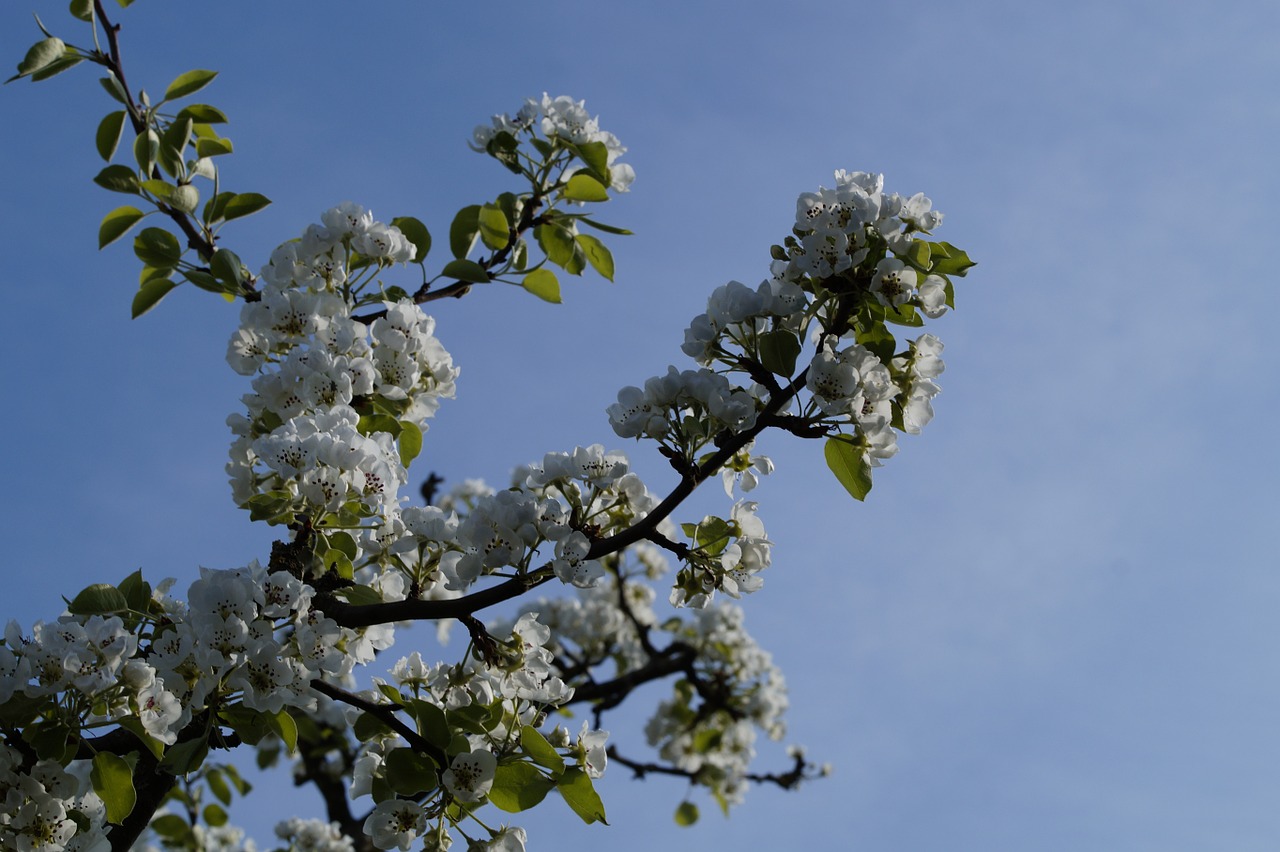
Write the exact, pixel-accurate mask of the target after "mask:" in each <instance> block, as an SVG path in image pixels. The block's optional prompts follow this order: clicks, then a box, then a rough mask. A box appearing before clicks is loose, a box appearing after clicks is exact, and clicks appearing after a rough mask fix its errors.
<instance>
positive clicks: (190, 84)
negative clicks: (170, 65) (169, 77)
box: [164, 69, 218, 101]
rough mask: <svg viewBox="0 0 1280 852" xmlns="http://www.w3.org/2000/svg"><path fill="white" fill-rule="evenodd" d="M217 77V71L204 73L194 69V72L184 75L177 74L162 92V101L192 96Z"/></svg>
mask: <svg viewBox="0 0 1280 852" xmlns="http://www.w3.org/2000/svg"><path fill="white" fill-rule="evenodd" d="M217 76H218V72H217V71H205V70H202V69H196V70H195V71H188V72H187V73H185V74H179V75H178V76H177V78H176V79H174V81H173V82H172V83H170V84H169V88H167V89H165V90H164V99H165V100H166V101H171V100H174V99H175V98H185V97H186V96H187V95H194V94H195V93H196V92H198V91H200V90H201V89H203V88H204V87H205V86H207V85H209V84H210V83H212V82H213V78H214V77H217Z"/></svg>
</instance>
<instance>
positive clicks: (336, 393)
mask: <svg viewBox="0 0 1280 852" xmlns="http://www.w3.org/2000/svg"><path fill="white" fill-rule="evenodd" d="M412 256H413V246H412V244H410V243H409V242H408V240H407V239H406V238H405V236H404V235H403V234H402V233H401V232H400V230H399V229H398V228H396V227H395V226H392V225H386V224H384V223H381V222H377V221H375V220H374V219H373V217H372V215H371V214H370V213H368V211H365V210H364V209H363V208H361V207H359V206H358V205H355V204H351V203H349V202H348V203H344V204H341V205H339V206H338V207H335V208H333V209H331V210H329V211H326V212H325V213H324V214H323V215H322V217H321V223H320V224H313V225H311V226H309V227H308V228H307V229H306V231H305V232H304V233H303V235H302V237H301V238H300V239H298V240H295V241H292V242H288V243H285V244H284V245H282V246H280V247H279V248H278V249H276V251H275V252H274V253H273V254H272V257H271V262H270V263H268V264H267V266H266V267H264V268H263V270H262V278H261V280H262V281H263V283H264V285H265V286H264V288H263V291H262V294H261V298H260V299H259V300H258V301H255V302H250V303H248V304H246V305H245V307H244V309H243V310H242V311H241V316H240V328H239V329H238V330H237V331H236V333H235V334H234V335H233V336H232V338H231V341H230V343H229V345H228V348H227V360H228V361H229V363H230V364H231V366H232V367H233V368H234V369H235V370H236V371H237V372H239V373H241V374H242V375H255V378H254V381H253V393H251V394H249V395H247V396H246V397H245V405H246V407H247V408H248V412H247V414H246V415H234V416H232V417H231V418H230V419H229V421H228V423H229V425H230V426H231V428H232V431H233V432H234V433H235V434H236V436H237V438H236V441H235V442H234V443H233V444H232V447H231V461H230V463H229V464H228V466H227V471H228V473H229V474H230V476H231V482H232V492H233V495H234V497H235V499H236V501H237V502H238V503H240V504H241V505H249V506H250V508H256V509H257V510H258V511H259V512H260V513H262V514H264V515H265V516H268V517H281V518H287V519H289V520H292V519H293V517H294V516H296V515H297V514H303V515H306V516H308V517H310V518H312V519H313V520H317V521H318V520H320V519H321V518H323V516H324V515H326V514H329V513H334V512H338V511H339V510H341V509H343V508H349V509H350V510H351V511H353V512H355V513H356V514H357V515H359V516H363V517H368V516H371V515H377V516H385V515H386V514H387V513H388V512H390V511H393V510H394V507H396V506H397V505H398V502H399V500H398V491H399V488H400V486H401V485H402V484H403V482H404V476H405V474H404V466H403V459H404V456H405V455H406V452H405V449H404V446H403V445H402V442H403V440H405V439H404V438H402V436H404V435H405V434H406V433H408V435H409V436H410V437H411V439H412V440H414V442H415V444H416V443H420V436H421V433H422V431H423V430H424V429H425V426H426V421H427V420H428V419H429V418H430V417H432V416H433V415H434V414H435V411H436V409H437V407H438V406H439V401H440V400H441V399H443V398H449V397H452V396H453V395H454V380H455V379H456V378H457V375H458V371H457V369H456V368H455V367H454V366H453V361H452V359H451V358H450V357H449V354H448V352H446V351H445V350H444V347H443V346H441V345H440V342H439V340H437V339H436V337H435V334H434V331H435V322H434V320H433V319H432V318H431V317H429V316H427V315H426V314H424V313H423V312H422V310H421V309H420V308H419V307H418V306H417V305H415V304H413V303H412V301H410V300H408V299H400V300H398V301H390V300H387V301H384V302H383V303H382V304H381V307H382V308H383V311H382V316H380V317H379V318H377V319H376V320H375V321H374V322H373V323H372V324H371V325H367V324H366V323H364V322H361V321H359V320H357V319H355V318H354V317H353V316H352V311H353V310H354V309H355V307H356V305H357V304H363V303H364V302H367V301H368V297H367V296H362V293H363V292H364V291H365V290H366V289H368V288H369V287H370V286H371V284H372V279H371V278H370V276H369V273H370V271H372V272H376V271H377V270H379V269H381V268H383V267H385V266H389V265H392V264H397V263H404V262H407V261H408V260H410V259H411V258H412ZM255 500H256V502H255Z"/></svg>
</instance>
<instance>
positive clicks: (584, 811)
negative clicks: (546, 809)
mask: <svg viewBox="0 0 1280 852" xmlns="http://www.w3.org/2000/svg"><path fill="white" fill-rule="evenodd" d="M556 788H557V789H558V790H559V791H560V795H561V796H563V797H564V800H565V802H567V803H568V804H569V807H570V808H572V809H573V812H574V813H575V814H577V815H578V816H579V817H581V818H582V821H583V822H585V823H587V824H588V825H590V824H591V823H593V822H602V823H604V824H605V825H608V824H609V821H608V820H607V819H605V815H604V802H602V801H600V796H599V794H598V793H596V788H595V786H594V785H593V784H592V783H591V777H590V776H589V775H587V773H586V772H584V771H583V770H582V768H581V767H579V766H571V767H569V768H568V769H566V770H565V773H564V775H562V776H560V780H559V781H557V782H556ZM491 798H492V797H491Z"/></svg>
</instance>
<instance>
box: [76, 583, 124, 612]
mask: <svg viewBox="0 0 1280 852" xmlns="http://www.w3.org/2000/svg"><path fill="white" fill-rule="evenodd" d="M128 608H129V601H128V600H126V599H125V596H124V595H122V594H121V593H120V590H119V589H117V588H116V587H115V586H113V585H111V584H110V583H94V584H93V585H92V586H88V587H86V588H85V589H84V590H82V591H81V592H80V594H78V595H76V596H75V598H74V599H73V600H72V601H71V603H69V604H68V605H67V609H68V610H70V611H71V613H72V614H73V615H107V614H108V613H113V612H123V611H124V610H127V609H128Z"/></svg>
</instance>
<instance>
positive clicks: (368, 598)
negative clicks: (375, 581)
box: [334, 584, 382, 606]
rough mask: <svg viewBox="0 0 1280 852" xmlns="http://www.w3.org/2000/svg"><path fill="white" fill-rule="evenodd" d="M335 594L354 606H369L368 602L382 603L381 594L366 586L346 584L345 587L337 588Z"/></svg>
mask: <svg viewBox="0 0 1280 852" xmlns="http://www.w3.org/2000/svg"><path fill="white" fill-rule="evenodd" d="M334 594H335V595H337V596H338V597H340V598H342V599H343V600H345V601H346V602H347V603H349V604H352V605H354V606H369V605H370V604H380V603H382V595H380V594H378V593H377V592H375V591H374V590H373V589H371V588H369V587H368V586H361V585H358V584H357V585H355V586H348V587H346V588H345V589H338V590H337V591H335V592H334Z"/></svg>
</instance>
